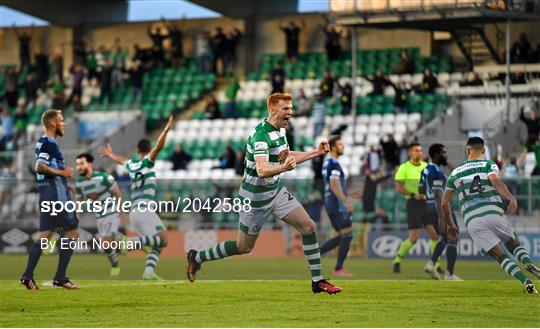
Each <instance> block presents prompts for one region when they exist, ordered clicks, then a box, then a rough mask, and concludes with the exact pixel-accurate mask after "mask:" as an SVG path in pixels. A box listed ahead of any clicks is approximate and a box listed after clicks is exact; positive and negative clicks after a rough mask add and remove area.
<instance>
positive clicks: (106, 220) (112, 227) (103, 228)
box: [97, 213, 120, 238]
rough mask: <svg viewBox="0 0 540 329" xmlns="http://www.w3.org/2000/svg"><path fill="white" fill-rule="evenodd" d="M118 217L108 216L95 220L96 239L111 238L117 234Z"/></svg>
mask: <svg viewBox="0 0 540 329" xmlns="http://www.w3.org/2000/svg"><path fill="white" fill-rule="evenodd" d="M119 227H120V216H119V215H118V214H117V213H112V214H108V215H106V216H103V217H101V218H98V219H97V229H98V237H100V238H101V237H104V236H112V235H113V234H117V233H118V228H119Z"/></svg>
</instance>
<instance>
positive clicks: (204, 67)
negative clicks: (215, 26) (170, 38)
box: [195, 30, 212, 74]
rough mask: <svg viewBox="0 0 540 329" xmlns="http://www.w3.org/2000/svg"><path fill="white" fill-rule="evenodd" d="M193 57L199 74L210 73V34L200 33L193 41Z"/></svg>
mask: <svg viewBox="0 0 540 329" xmlns="http://www.w3.org/2000/svg"><path fill="white" fill-rule="evenodd" d="M195 57H196V58H197V64H198V67H199V72H200V73H204V74H207V73H210V72H211V71H212V48H211V44H210V33H209V32H208V31H206V30H204V31H201V32H200V33H199V35H197V38H196V39H195Z"/></svg>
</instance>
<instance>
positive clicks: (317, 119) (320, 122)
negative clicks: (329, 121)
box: [311, 94, 326, 139]
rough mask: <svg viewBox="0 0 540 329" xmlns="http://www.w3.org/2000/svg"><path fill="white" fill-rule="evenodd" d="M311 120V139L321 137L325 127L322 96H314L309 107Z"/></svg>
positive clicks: (324, 107)
mask: <svg viewBox="0 0 540 329" xmlns="http://www.w3.org/2000/svg"><path fill="white" fill-rule="evenodd" d="M311 119H312V120H313V139H315V138H317V137H319V136H321V134H322V132H323V130H324V127H325V126H326V102H325V101H324V99H323V96H322V94H317V95H315V99H314V100H313V103H312V105H311Z"/></svg>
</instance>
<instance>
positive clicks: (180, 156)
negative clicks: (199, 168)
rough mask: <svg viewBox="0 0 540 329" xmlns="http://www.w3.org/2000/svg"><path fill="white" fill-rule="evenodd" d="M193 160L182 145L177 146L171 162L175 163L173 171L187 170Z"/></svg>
mask: <svg viewBox="0 0 540 329" xmlns="http://www.w3.org/2000/svg"><path fill="white" fill-rule="evenodd" d="M191 159H192V157H191V155H189V154H187V153H186V151H184V149H183V148H182V146H181V145H176V147H175V148H174V153H173V154H172V155H171V158H170V161H171V162H172V163H173V167H172V170H186V168H187V165H188V164H189V162H190V161H191Z"/></svg>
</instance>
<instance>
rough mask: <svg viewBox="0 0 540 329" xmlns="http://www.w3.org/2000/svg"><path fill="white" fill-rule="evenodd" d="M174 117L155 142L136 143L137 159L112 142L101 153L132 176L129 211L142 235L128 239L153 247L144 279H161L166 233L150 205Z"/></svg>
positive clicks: (148, 256)
mask: <svg viewBox="0 0 540 329" xmlns="http://www.w3.org/2000/svg"><path fill="white" fill-rule="evenodd" d="M173 122H174V120H173V117H172V116H171V117H170V118H169V121H168V122H167V124H166V125H165V128H163V131H162V132H161V134H160V135H159V137H158V139H157V143H156V146H154V147H153V148H152V144H151V143H150V141H149V140H148V139H142V140H140V141H139V142H138V143H137V159H129V160H128V159H126V158H124V157H123V156H121V155H118V154H116V153H114V151H113V149H112V147H111V145H110V144H107V146H106V147H102V148H101V149H100V154H101V156H105V157H108V158H110V159H111V160H113V161H114V162H116V163H118V164H121V165H123V166H124V167H125V168H126V169H127V170H128V172H129V177H130V179H131V193H130V197H131V202H132V206H131V213H130V215H129V218H130V222H131V224H132V225H133V228H134V229H135V231H136V232H137V234H138V235H139V236H138V237H135V238H129V239H128V240H131V241H135V242H137V241H138V242H140V243H139V244H133V245H134V246H138V245H139V246H146V247H150V248H151V251H150V252H149V253H148V255H147V257H146V267H145V268H144V273H143V276H142V278H143V280H162V279H161V278H160V277H159V276H158V275H157V274H156V272H155V267H156V265H157V263H158V262H159V258H160V255H161V250H162V249H163V248H164V247H165V246H166V245H167V238H166V236H165V225H164V224H163V222H162V221H161V219H160V218H159V216H158V215H157V214H156V213H155V212H152V211H148V209H147V207H148V205H149V203H150V202H154V201H155V198H156V184H157V182H156V172H155V169H154V162H155V161H156V158H157V156H158V153H159V152H160V151H161V150H162V149H163V146H165V140H166V138H167V134H168V132H169V130H170V129H171V128H172V125H173Z"/></svg>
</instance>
